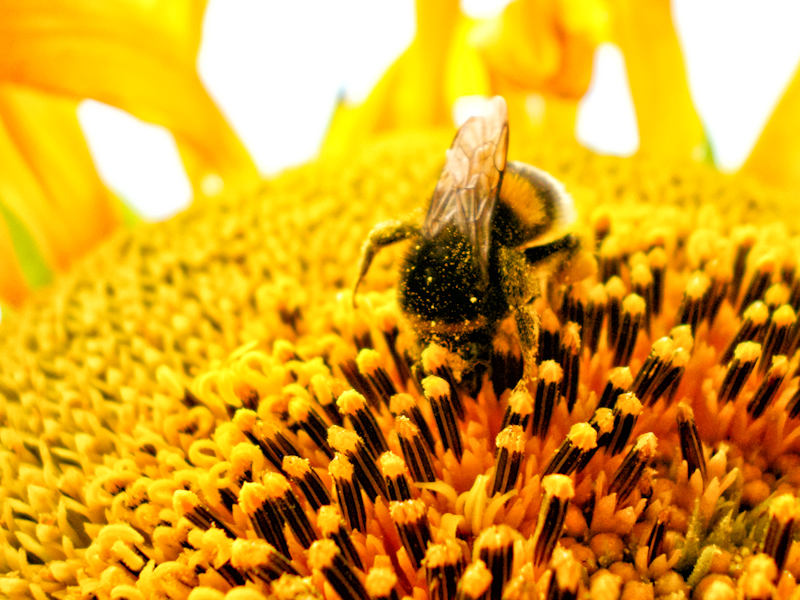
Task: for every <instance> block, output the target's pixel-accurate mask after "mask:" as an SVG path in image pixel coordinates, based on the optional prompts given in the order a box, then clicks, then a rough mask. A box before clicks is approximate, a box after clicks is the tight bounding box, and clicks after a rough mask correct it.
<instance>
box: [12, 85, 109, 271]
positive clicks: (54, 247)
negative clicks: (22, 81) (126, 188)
mask: <svg viewBox="0 0 800 600" xmlns="http://www.w3.org/2000/svg"><path fill="white" fill-rule="evenodd" d="M76 107H77V103H76V102H75V101H74V100H71V99H68V98H60V97H57V96H51V95H49V94H43V93H41V92H38V91H36V90H33V89H31V88H24V87H21V86H15V85H9V84H6V85H0V118H1V119H2V120H3V123H4V129H3V138H4V139H3V142H2V144H3V146H2V147H3V150H2V152H3V157H4V159H3V161H2V163H0V179H2V181H3V184H2V185H3V186H4V189H5V190H6V191H7V193H5V194H4V195H3V201H4V204H5V205H6V206H8V207H9V208H10V209H11V210H12V211H14V212H15V213H16V214H17V215H19V216H20V218H21V219H22V220H23V222H24V223H25V225H26V226H27V228H28V229H29V230H30V231H32V232H35V234H34V236H35V237H36V239H38V240H40V242H41V248H42V251H43V253H44V255H45V256H47V257H48V260H49V261H51V264H52V266H54V267H56V268H58V269H66V267H68V266H69V265H70V264H71V263H72V261H74V260H75V259H76V258H78V257H79V256H81V255H82V254H84V253H85V252H86V251H87V250H89V249H90V248H91V247H92V246H94V245H95V244H96V243H97V242H98V241H99V240H101V239H103V238H104V237H106V236H107V235H109V234H110V233H111V232H112V231H113V230H114V229H115V228H116V227H117V225H118V224H119V219H118V217H117V214H116V211H115V202H116V200H115V199H114V198H113V196H112V195H111V194H110V193H109V192H108V191H107V190H106V188H105V187H104V186H103V184H102V183H101V182H100V179H99V178H98V176H97V174H96V172H95V168H94V164H93V163H92V159H91V156H90V155H89V150H88V148H87V147H86V143H85V141H84V138H83V134H82V132H81V129H80V127H79V125H78V119H77V116H76ZM12 187H13V188H14V193H11V192H10V189H11V188H12Z"/></svg>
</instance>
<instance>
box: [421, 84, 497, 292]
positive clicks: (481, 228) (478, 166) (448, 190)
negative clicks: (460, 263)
mask: <svg viewBox="0 0 800 600" xmlns="http://www.w3.org/2000/svg"><path fill="white" fill-rule="evenodd" d="M507 152H508V109H507V108H506V101H505V100H504V99H503V98H502V97H500V96H495V97H494V98H492V99H491V100H490V101H489V103H488V114H487V115H486V116H482V117H471V118H470V119H468V120H467V121H466V123H464V124H463V125H462V126H461V129H459V130H458V133H456V137H455V139H454V140H453V144H452V145H451V146H450V149H449V150H448V151H447V155H446V158H445V163H444V168H443V169H442V174H441V175H440V176H439V182H438V183H437V184H436V189H435V190H434V192H433V199H432V200H431V207H430V209H429V210H428V215H427V216H426V217H425V223H424V224H423V225H422V235H424V236H426V237H433V236H435V235H436V234H437V233H439V232H440V231H441V230H442V229H443V228H444V227H455V228H457V229H458V230H459V231H460V232H461V233H462V234H464V236H466V237H467V239H469V240H470V242H471V243H472V245H473V246H474V247H475V249H476V250H477V255H478V258H479V261H480V264H481V269H482V273H483V276H484V280H485V281H487V280H488V267H489V242H490V236H491V226H492V215H493V213H494V207H495V204H496V203H497V194H498V191H499V189H500V182H501V179H502V177H503V170H504V169H505V168H506V153H507Z"/></svg>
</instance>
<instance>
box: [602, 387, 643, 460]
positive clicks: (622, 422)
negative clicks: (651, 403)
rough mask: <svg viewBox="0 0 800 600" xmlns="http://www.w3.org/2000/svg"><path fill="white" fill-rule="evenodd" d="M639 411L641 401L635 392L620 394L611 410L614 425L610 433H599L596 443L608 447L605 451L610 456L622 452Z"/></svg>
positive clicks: (640, 409)
mask: <svg viewBox="0 0 800 600" xmlns="http://www.w3.org/2000/svg"><path fill="white" fill-rule="evenodd" d="M640 412H642V403H641V402H639V399H638V398H637V397H636V394H634V393H632V392H628V393H627V394H622V395H620V396H619V397H618V398H617V402H616V404H614V409H613V411H612V414H613V416H614V426H613V427H612V429H611V432H610V433H607V434H606V433H601V434H600V436H599V437H598V438H597V445H598V446H600V447H605V448H608V450H607V451H608V452H610V453H611V455H612V456H614V455H616V454H619V453H620V452H622V450H623V448H625V445H626V444H627V443H628V439H629V438H630V437H631V432H633V428H634V426H635V425H636V420H637V419H638V418H639V413H640Z"/></svg>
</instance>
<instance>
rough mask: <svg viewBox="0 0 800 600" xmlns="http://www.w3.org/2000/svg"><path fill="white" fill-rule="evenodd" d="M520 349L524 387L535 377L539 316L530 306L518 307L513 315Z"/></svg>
mask: <svg viewBox="0 0 800 600" xmlns="http://www.w3.org/2000/svg"><path fill="white" fill-rule="evenodd" d="M514 318H515V319H516V321H517V332H518V333H519V344H520V347H521V349H522V365H523V366H522V379H521V380H520V384H522V385H524V384H526V383H528V382H529V381H533V379H534V378H535V377H536V353H537V351H538V349H539V314H538V313H537V312H536V311H535V310H533V307H532V306H531V305H530V304H526V305H524V306H520V307H519V308H517V310H516V312H515V313H514Z"/></svg>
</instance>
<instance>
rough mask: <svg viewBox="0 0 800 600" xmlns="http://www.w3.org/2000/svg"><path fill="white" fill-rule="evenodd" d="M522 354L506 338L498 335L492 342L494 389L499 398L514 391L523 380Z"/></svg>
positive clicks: (516, 346)
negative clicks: (506, 392)
mask: <svg viewBox="0 0 800 600" xmlns="http://www.w3.org/2000/svg"><path fill="white" fill-rule="evenodd" d="M522 370H523V360H522V352H521V351H520V348H519V346H518V345H516V344H512V343H511V342H510V340H509V339H508V338H507V337H506V336H502V335H497V336H495V338H494V340H493V341H492V387H493V389H494V395H495V396H497V397H498V398H499V397H500V396H501V395H502V393H503V392H504V391H506V390H510V389H514V387H516V385H517V383H518V382H519V380H520V379H522Z"/></svg>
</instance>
